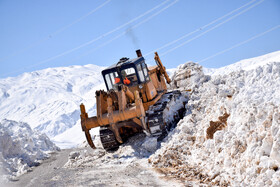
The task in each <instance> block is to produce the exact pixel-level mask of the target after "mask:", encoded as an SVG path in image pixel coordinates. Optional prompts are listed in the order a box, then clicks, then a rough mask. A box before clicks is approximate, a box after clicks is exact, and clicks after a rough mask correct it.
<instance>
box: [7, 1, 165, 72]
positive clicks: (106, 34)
mask: <svg viewBox="0 0 280 187" xmlns="http://www.w3.org/2000/svg"><path fill="white" fill-rule="evenodd" d="M169 1H170V0H165V1H164V2H163V3H161V4H159V5H157V6H155V7H154V8H152V9H150V10H148V11H146V12H145V13H143V14H141V15H139V16H137V17H135V18H133V19H131V20H130V21H128V22H126V23H124V24H122V25H120V26H118V27H116V28H115V29H112V30H111V31H109V32H107V33H105V34H102V35H100V36H99V37H97V38H94V39H92V40H90V41H88V42H85V43H83V44H81V45H79V46H77V47H75V48H72V49H70V50H68V51H65V52H63V53H60V54H58V55H56V56H53V57H50V58H48V59H46V60H43V61H40V62H38V63H36V64H33V65H31V66H28V67H24V68H21V69H19V70H17V71H13V72H9V73H6V74H4V76H6V75H9V74H11V73H17V72H19V71H22V70H25V69H29V68H33V67H36V66H38V65H41V64H44V63H46V62H49V61H51V60H54V59H57V58H59V57H61V56H64V55H67V54H70V53H72V52H74V51H76V50H78V49H80V48H82V47H85V46H88V45H90V44H92V43H94V42H96V41H98V40H100V39H102V38H104V37H106V36H108V35H110V34H112V33H114V32H116V31H118V30H120V29H122V28H123V27H125V26H127V25H129V24H131V23H133V22H135V21H137V20H138V19H140V18H142V17H144V16H145V15H147V14H149V13H151V12H152V11H154V10H156V9H158V8H159V7H161V6H163V5H165V4H166V3H167V2H169Z"/></svg>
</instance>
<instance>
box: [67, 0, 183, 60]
mask: <svg viewBox="0 0 280 187" xmlns="http://www.w3.org/2000/svg"><path fill="white" fill-rule="evenodd" d="M178 1H179V0H175V1H173V2H172V3H170V4H169V5H167V6H166V7H164V8H162V9H160V10H159V11H158V12H156V13H154V14H152V15H151V16H149V17H148V18H146V19H144V20H143V21H141V22H139V23H137V24H136V25H134V26H132V27H130V28H129V29H130V30H132V29H135V28H137V27H139V26H140V25H142V24H144V23H146V22H147V21H149V20H150V19H152V18H153V17H155V16H157V15H158V14H160V13H161V12H163V11H164V10H166V9H168V8H170V7H171V6H173V5H174V4H175V3H177V2H178ZM126 33H127V31H124V32H122V33H121V34H119V35H117V36H116V37H114V38H112V39H111V40H109V41H107V42H104V43H103V44H101V45H99V46H98V47H96V48H94V49H92V50H90V51H89V52H87V53H84V54H83V55H81V56H79V57H78V58H76V59H74V60H73V61H76V60H77V59H80V58H82V57H84V56H86V55H89V54H91V53H92V52H93V51H96V50H97V49H100V48H101V47H104V46H106V45H108V44H109V43H111V42H113V41H114V40H116V39H118V38H120V37H122V36H123V35H125V34H126ZM73 61H70V62H73Z"/></svg>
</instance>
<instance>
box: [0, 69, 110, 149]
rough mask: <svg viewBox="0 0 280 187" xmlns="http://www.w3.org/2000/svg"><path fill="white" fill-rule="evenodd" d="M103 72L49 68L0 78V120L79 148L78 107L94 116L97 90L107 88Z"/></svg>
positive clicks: (99, 70)
mask: <svg viewBox="0 0 280 187" xmlns="http://www.w3.org/2000/svg"><path fill="white" fill-rule="evenodd" d="M103 69H104V68H103V67H99V66H95V65H85V66H70V67H61V68H48V69H44V70H40V71H35V72H31V73H24V74H22V75H20V76H18V77H10V78H6V79H0V102H1V105H0V118H1V119H10V120H14V121H21V122H25V123H28V124H29V125H30V126H31V128H32V129H36V130H39V131H40V132H43V133H46V134H47V135H48V136H49V137H50V138H51V139H52V140H54V141H55V142H56V143H58V145H59V146H61V147H63V148H64V147H73V146H76V145H78V144H80V143H81V141H83V140H84V136H83V137H82V132H81V130H80V129H81V127H80V123H79V122H78V120H79V119H80V108H79V105H80V104H81V103H84V104H85V106H86V109H87V111H88V113H89V115H90V116H91V115H95V102H96V101H95V91H96V90H99V89H105V85H104V83H103V78H102V76H101V71H102V70H103ZM72 128H73V129H72ZM67 131H69V132H68V133H67ZM69 134H71V135H69ZM63 135H65V136H63ZM71 136H72V138H71V139H69V137H71ZM73 137H79V138H73ZM75 141H77V142H75ZM67 142H69V143H67ZM60 143H61V145H60Z"/></svg>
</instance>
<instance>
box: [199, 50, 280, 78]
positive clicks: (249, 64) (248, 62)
mask: <svg viewBox="0 0 280 187" xmlns="http://www.w3.org/2000/svg"><path fill="white" fill-rule="evenodd" d="M272 62H280V51H276V52H273V53H269V54H266V55H263V56H259V57H255V58H250V59H245V60H241V61H239V62H236V63H234V64H231V65H228V66H225V67H221V68H218V69H214V68H203V71H204V73H205V74H207V75H225V74H229V73H231V72H233V71H241V70H245V71H249V70H252V69H256V68H257V67H258V66H263V65H266V64H268V63H272Z"/></svg>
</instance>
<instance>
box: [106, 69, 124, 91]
mask: <svg viewBox="0 0 280 187" xmlns="http://www.w3.org/2000/svg"><path fill="white" fill-rule="evenodd" d="M105 80H106V83H107V86H108V89H109V90H111V89H117V87H118V84H120V83H121V79H120V77H119V75H118V73H117V72H112V73H108V74H106V75H105Z"/></svg>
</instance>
